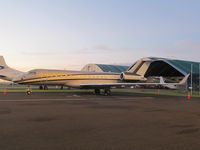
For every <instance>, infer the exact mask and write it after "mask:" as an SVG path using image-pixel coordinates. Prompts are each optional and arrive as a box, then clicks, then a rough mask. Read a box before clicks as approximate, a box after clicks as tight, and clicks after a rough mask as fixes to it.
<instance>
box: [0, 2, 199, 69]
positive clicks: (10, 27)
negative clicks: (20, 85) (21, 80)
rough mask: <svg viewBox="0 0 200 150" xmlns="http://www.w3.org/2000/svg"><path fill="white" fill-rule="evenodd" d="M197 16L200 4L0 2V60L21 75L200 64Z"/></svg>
mask: <svg viewBox="0 0 200 150" xmlns="http://www.w3.org/2000/svg"><path fill="white" fill-rule="evenodd" d="M199 14H200V1H199V0H167V1H166V0H0V55H2V56H4V58H5V60H6V62H7V64H8V65H9V66H11V67H13V68H16V69H19V70H22V71H29V70H31V69H35V68H47V69H66V70H80V69H81V68H82V67H83V66H84V65H86V64H88V63H101V64H121V65H128V64H133V63H134V62H135V61H137V60H138V59H140V58H142V57H150V56H151V57H152V56H153V57H166V58H172V59H184V60H192V61H199V62H200V19H199Z"/></svg>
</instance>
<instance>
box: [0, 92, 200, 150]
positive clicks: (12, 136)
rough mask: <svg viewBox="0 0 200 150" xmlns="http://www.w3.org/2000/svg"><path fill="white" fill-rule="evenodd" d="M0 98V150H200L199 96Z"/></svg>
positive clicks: (16, 95) (44, 95)
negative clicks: (189, 98)
mask: <svg viewBox="0 0 200 150" xmlns="http://www.w3.org/2000/svg"><path fill="white" fill-rule="evenodd" d="M0 94H1V95H0V150H199V149H200V142H199V139H200V109H199V108H200V99H199V98H192V99H191V100H190V101H188V100H187V99H186V98H185V97H169V96H160V95H142V94H131V93H130V94H128V93H113V95H111V96H102V95H94V94H92V93H33V94H32V95H26V94H25V93H7V94H6V95H3V93H0Z"/></svg>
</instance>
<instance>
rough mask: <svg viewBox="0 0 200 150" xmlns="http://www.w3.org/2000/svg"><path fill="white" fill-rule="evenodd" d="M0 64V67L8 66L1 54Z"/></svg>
mask: <svg viewBox="0 0 200 150" xmlns="http://www.w3.org/2000/svg"><path fill="white" fill-rule="evenodd" d="M0 66H1V68H3V67H8V66H7V64H6V62H5V60H4V58H3V56H0Z"/></svg>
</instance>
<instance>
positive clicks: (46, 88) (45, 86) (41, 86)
mask: <svg viewBox="0 0 200 150" xmlns="http://www.w3.org/2000/svg"><path fill="white" fill-rule="evenodd" d="M39 89H40V90H48V86H47V85H44V86H43V85H40V86H39Z"/></svg>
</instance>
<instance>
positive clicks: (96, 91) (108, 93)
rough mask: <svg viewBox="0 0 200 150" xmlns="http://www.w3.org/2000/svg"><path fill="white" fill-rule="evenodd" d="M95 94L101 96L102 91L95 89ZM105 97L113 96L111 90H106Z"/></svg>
mask: <svg viewBox="0 0 200 150" xmlns="http://www.w3.org/2000/svg"><path fill="white" fill-rule="evenodd" d="M94 93H95V94H96V95H100V94H101V89H94ZM103 95H106V96H109V95H111V90H110V89H109V88H107V89H104V91H103Z"/></svg>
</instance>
